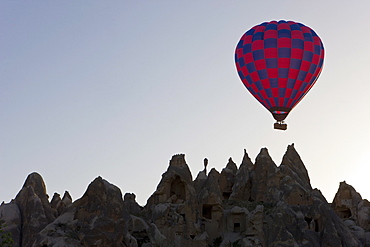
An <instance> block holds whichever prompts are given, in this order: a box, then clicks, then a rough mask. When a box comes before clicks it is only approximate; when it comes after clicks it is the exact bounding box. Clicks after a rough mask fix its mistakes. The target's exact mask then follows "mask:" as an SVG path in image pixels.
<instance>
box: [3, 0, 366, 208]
mask: <svg viewBox="0 0 370 247" xmlns="http://www.w3.org/2000/svg"><path fill="white" fill-rule="evenodd" d="M369 5H370V4H369V2H368V1H365V0H364V1H341V2H339V1H215V0H212V1H211V0H209V1H183V2H180V1H162V0H158V1H133V0H130V1H128V0H120V1H94V0H89V1H39V0H32V1H13V0H3V1H1V2H0V127H1V128H0V168H1V172H0V201H6V202H8V201H10V200H11V199H12V198H14V197H15V196H16V194H17V193H18V191H19V190H20V188H21V186H22V185H23V182H24V181H25V179H26V177H27V175H28V174H29V173H31V172H33V171H37V172H39V173H40V174H41V175H42V176H43V178H44V180H45V183H46V186H47V192H48V194H49V195H50V196H52V195H53V193H54V192H58V193H60V194H63V193H64V190H68V191H69V192H70V194H71V195H72V197H73V199H77V198H79V197H81V196H82V194H83V193H84V191H85V190H86V187H87V186H88V184H89V183H90V182H91V181H92V180H93V179H94V178H95V177H97V176H102V177H103V178H105V179H106V180H108V181H109V182H111V183H113V184H115V185H117V186H118V187H119V188H120V189H121V190H122V193H123V194H124V193H126V192H133V193H135V194H136V195H137V200H138V202H139V203H140V204H141V205H144V204H145V203H146V200H147V199H148V198H149V196H150V195H151V194H152V193H153V192H154V191H155V189H156V186H157V184H158V183H159V181H160V179H161V174H162V173H163V172H164V171H165V170H166V169H167V166H168V161H169V160H170V158H171V156H172V155H173V154H176V153H185V155H186V156H185V157H186V160H187V163H188V165H189V167H190V169H191V171H192V173H193V177H196V175H197V173H198V171H200V170H202V169H203V159H204V158H205V157H207V158H208V160H209V167H210V168H212V167H215V168H216V169H217V170H218V171H221V169H222V168H223V167H225V165H226V163H227V161H228V158H229V157H232V158H233V160H234V161H235V162H236V163H237V164H238V165H239V164H240V162H241V159H242V156H243V149H244V148H245V149H247V152H248V153H249V156H250V157H251V158H252V160H253V161H254V159H255V157H256V156H257V154H258V153H259V150H260V149H261V148H262V147H267V148H268V149H269V152H270V154H271V156H272V157H273V159H274V161H275V163H276V164H277V165H279V164H280V162H281V157H282V155H283V154H284V152H285V150H286V147H287V145H289V144H291V143H295V147H296V149H297V151H298V153H299V154H300V155H301V158H302V160H303V162H304V163H305V165H306V167H307V170H308V172H309V175H310V178H311V184H312V186H313V187H317V188H319V189H320V190H321V191H322V192H323V194H324V196H325V197H326V198H327V200H328V201H331V200H332V198H333V196H334V194H335V192H336V191H337V189H338V186H339V182H341V181H343V180H346V181H347V183H349V184H351V185H353V186H354V187H355V188H356V190H357V191H358V192H360V193H361V195H362V196H363V197H364V198H367V199H370V191H369V190H368V188H369V185H370V182H369V180H368V174H369V171H370V168H369V166H370V152H369V151H370V131H369V122H370V116H369V114H368V111H369V110H368V106H370V97H369V96H368V92H369V91H370V79H369V77H368V73H369V69H370V65H369V64H370V63H369V62H368V61H369V58H370V46H369V44H368V43H369V40H370V32H369V31H370V16H369V14H368V10H369V9H370V6H369ZM280 19H284V20H294V21H297V22H301V23H303V24H305V25H307V26H309V27H311V28H312V29H314V30H315V31H316V32H317V33H318V35H319V36H320V37H321V39H322V41H323V43H324V46H325V52H326V57H325V63H324V69H323V71H322V74H321V76H320V78H319V80H318V81H317V83H316V85H315V86H314V88H313V89H312V90H311V91H310V92H309V94H308V95H307V96H306V97H305V98H304V99H303V100H302V101H301V102H300V103H299V105H298V106H297V107H296V108H295V109H294V110H293V111H292V112H291V114H290V115H289V116H288V118H287V123H288V130H287V131H286V132H281V131H276V130H273V128H272V125H273V123H274V120H273V118H272V116H271V115H270V113H269V112H268V111H267V110H266V109H264V108H263V107H262V105H260V104H259V103H258V102H257V101H256V100H255V99H254V98H253V97H252V96H251V95H250V93H249V92H248V91H247V90H246V89H245V88H244V86H243V84H242V83H241V82H240V80H239V78H238V75H237V73H236V69H235V65H234V49H235V46H236V44H237V42H238V40H239V38H240V37H241V35H242V34H243V33H244V32H245V31H247V30H248V29H249V28H251V27H253V26H254V25H257V24H259V23H261V22H264V21H271V20H280Z"/></svg>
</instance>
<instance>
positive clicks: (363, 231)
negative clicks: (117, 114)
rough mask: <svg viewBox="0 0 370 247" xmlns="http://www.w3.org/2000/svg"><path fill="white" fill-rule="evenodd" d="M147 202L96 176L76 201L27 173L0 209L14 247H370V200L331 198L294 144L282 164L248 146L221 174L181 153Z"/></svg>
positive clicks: (350, 191) (346, 192)
mask: <svg viewBox="0 0 370 247" xmlns="http://www.w3.org/2000/svg"><path fill="white" fill-rule="evenodd" d="M169 163H170V164H169V167H168V169H167V171H166V172H165V173H164V174H163V175H162V179H161V181H160V183H159V184H158V186H157V189H156V190H155V191H154V193H153V194H152V195H151V196H150V197H149V199H148V200H147V204H146V205H145V206H144V207H141V206H140V205H138V204H137V202H136V201H135V198H136V196H135V194H133V193H126V194H125V195H124V197H122V193H121V191H120V189H119V188H118V187H116V186H115V185H113V184H110V183H109V182H108V181H106V180H104V179H103V178H101V177H97V178H96V179H95V180H94V181H93V182H91V184H90V185H89V186H88V188H87V190H86V192H85V194H84V195H83V196H82V197H81V198H80V199H78V200H75V201H72V198H71V196H70V195H69V193H68V192H65V193H64V196H63V198H61V196H60V194H58V193H54V196H53V198H52V199H51V200H50V202H49V198H48V195H47V194H46V187H45V184H44V181H43V179H42V177H41V176H40V175H39V174H37V173H32V174H30V175H29V176H28V177H27V179H26V182H25V184H24V185H23V187H22V189H21V191H20V192H19V193H18V195H17V196H16V198H15V199H14V200H12V201H11V202H10V203H3V204H1V206H0V219H2V220H4V221H5V222H6V223H7V227H6V228H5V229H4V230H5V232H11V233H12V236H13V239H14V242H15V243H14V246H22V247H23V246H30V247H31V246H34V247H36V246H37V247H38V246H41V247H44V246H72V247H73V246H96V247H98V246H99V247H100V246H101V247H103V246H117V247H120V246H122V247H123V246H132V247H135V246H143V247H151V246H161V247H167V246H168V247H170V246H171V247H172V246H191V247H207V246H243V247H247V246H307V247H308V246H335V247H336V246H346V247H348V246H370V221H369V219H370V203H369V202H368V201H367V200H364V199H362V197H361V195H360V194H359V193H357V192H356V191H355V189H354V188H353V187H352V186H350V185H348V184H346V183H345V182H342V183H340V186H339V189H338V192H337V194H336V196H335V198H334V201H333V203H332V204H329V203H328V202H327V201H326V200H325V198H324V197H323V195H322V194H321V192H320V191H319V190H317V189H312V187H311V184H310V179H309V176H308V172H307V170H306V167H305V166H304V164H303V162H302V160H301V158H300V156H299V154H298V153H297V151H296V150H295V148H294V145H290V146H288V148H287V151H286V153H285V155H284V156H283V159H282V162H281V164H280V166H276V164H275V163H274V161H273V160H272V159H271V157H270V155H269V153H268V150H267V148H262V149H261V152H260V153H259V154H258V155H257V157H256V161H255V163H254V164H253V162H252V161H251V159H250V158H249V156H248V154H247V152H246V150H244V157H243V159H242V162H241V164H240V166H239V168H238V167H237V165H236V164H235V162H234V161H233V160H232V159H231V158H230V159H229V161H228V163H227V164H226V167H225V168H224V169H222V171H221V172H218V171H217V170H216V169H214V168H212V169H210V171H209V173H207V166H208V167H209V165H211V164H209V163H208V159H206V158H205V159H204V170H203V171H200V172H199V173H198V175H197V177H196V179H195V180H193V178H192V174H191V172H190V170H189V167H188V165H187V164H186V161H185V155H184V154H177V155H174V156H173V157H172V159H171V160H170V162H169Z"/></svg>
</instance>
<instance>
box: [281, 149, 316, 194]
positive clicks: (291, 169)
mask: <svg viewBox="0 0 370 247" xmlns="http://www.w3.org/2000/svg"><path fill="white" fill-rule="evenodd" d="M280 170H281V172H282V173H284V174H287V175H289V176H291V177H292V178H293V179H294V180H296V181H297V182H298V183H299V184H300V185H301V186H302V187H304V188H305V189H312V187H311V183H310V178H309V177H308V172H307V169H306V167H305V165H304V164H303V162H302V160H301V157H300V156H299V154H298V153H297V151H296V150H295V148H294V143H293V144H292V145H289V146H288V147H287V151H286V152H285V154H284V156H283V160H282V162H281V165H280Z"/></svg>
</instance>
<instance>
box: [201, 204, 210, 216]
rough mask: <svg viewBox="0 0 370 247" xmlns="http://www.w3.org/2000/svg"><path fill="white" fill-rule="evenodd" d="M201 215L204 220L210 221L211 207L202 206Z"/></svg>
mask: <svg viewBox="0 0 370 247" xmlns="http://www.w3.org/2000/svg"><path fill="white" fill-rule="evenodd" d="M202 215H203V217H204V218H206V219H212V205H208V204H203V208H202Z"/></svg>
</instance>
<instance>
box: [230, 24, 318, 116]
mask: <svg viewBox="0 0 370 247" xmlns="http://www.w3.org/2000/svg"><path fill="white" fill-rule="evenodd" d="M323 61H324V46H323V44H322V42H321V39H320V38H319V36H318V35H317V34H316V33H315V32H314V31H313V30H312V29H311V28H309V27H307V26H305V25H303V24H301V23H297V22H293V21H279V22H277V21H271V22H264V23H261V24H260V25H257V26H255V27H253V28H251V29H250V30H249V31H247V32H246V33H245V34H244V35H243V36H242V37H241V39H240V41H239V43H238V45H237V47H236V50H235V63H236V68H237V71H238V74H239V77H240V79H241V80H242V82H243V84H244V85H245V86H246V88H247V89H248V90H249V92H250V93H251V94H252V95H253V96H254V97H255V98H256V99H257V100H258V101H259V102H260V103H261V104H262V105H263V106H264V107H266V108H267V109H268V110H269V111H270V112H271V113H272V115H273V116H274V118H275V119H276V120H277V121H283V120H284V119H285V118H286V117H287V115H288V114H289V112H290V111H291V110H292V109H293V107H294V106H295V105H297V104H298V102H299V101H300V100H301V99H302V98H303V96H305V94H306V93H307V92H308V91H309V90H310V89H311V87H312V86H313V85H314V83H315V82H316V80H317V78H318V76H319V75H320V72H321V69H322V66H323Z"/></svg>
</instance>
